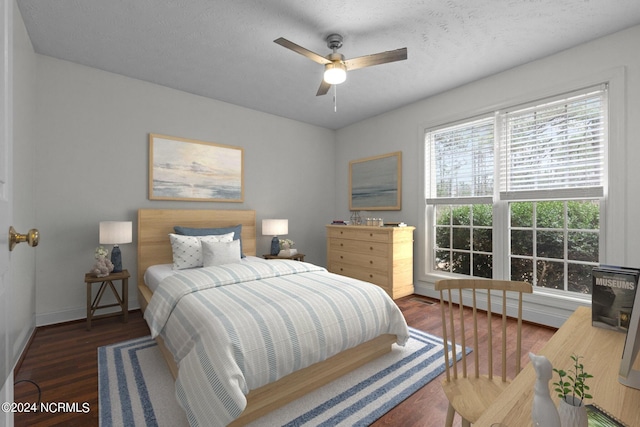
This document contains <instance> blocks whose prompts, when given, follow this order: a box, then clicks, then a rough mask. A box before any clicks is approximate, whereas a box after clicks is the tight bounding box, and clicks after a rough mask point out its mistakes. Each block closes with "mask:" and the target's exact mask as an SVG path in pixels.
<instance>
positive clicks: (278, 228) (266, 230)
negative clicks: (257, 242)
mask: <svg viewBox="0 0 640 427" xmlns="http://www.w3.org/2000/svg"><path fill="white" fill-rule="evenodd" d="M288 233H289V220H288V219H263V220H262V235H263V236H284V235H285V234H288Z"/></svg>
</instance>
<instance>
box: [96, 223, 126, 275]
mask: <svg viewBox="0 0 640 427" xmlns="http://www.w3.org/2000/svg"><path fill="white" fill-rule="evenodd" d="M131 230H132V223H131V221H101V222H100V244H101V245H102V244H107V245H113V250H112V251H111V262H112V263H113V273H120V272H121V271H122V254H121V253H120V247H119V246H118V245H121V244H123V243H131V241H132V238H131Z"/></svg>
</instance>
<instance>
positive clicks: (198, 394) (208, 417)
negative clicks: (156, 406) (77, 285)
mask: <svg viewBox="0 0 640 427" xmlns="http://www.w3.org/2000/svg"><path fill="white" fill-rule="evenodd" d="M145 319H146V320H147V323H148V324H149V327H150V329H151V332H152V336H153V337H154V338H155V337H156V336H157V335H161V336H162V337H163V339H164V340H165V343H166V344H167V347H168V348H169V350H170V351H171V352H172V353H173V355H174V357H175V359H176V361H177V362H178V367H179V369H178V379H177V381H176V396H177V398H178V401H179V402H180V404H181V406H182V407H183V408H184V410H185V412H186V414H187V418H188V420H189V423H190V424H191V425H193V426H216V425H221V426H222V425H227V424H229V423H230V422H231V421H233V420H234V419H235V418H237V417H238V416H240V414H241V413H242V411H243V410H244V408H245V406H246V398H245V395H246V394H247V393H248V392H249V390H252V389H255V388H258V387H261V386H263V385H265V384H268V383H271V382H273V381H276V380H278V379H280V378H282V377H283V376H285V375H288V374H290V373H292V372H294V371H296V370H299V369H302V368H305V367H307V366H310V365H312V364H314V363H316V362H319V361H322V360H325V359H327V358H329V357H331V356H333V355H335V354H337V353H340V352H341V351H343V350H346V349H349V348H351V347H354V346H356V345H358V344H361V343H363V342H365V341H369V340H371V339H373V338H375V337H377V336H379V335H381V334H386V333H390V334H395V335H397V337H398V339H397V342H398V344H400V345H404V343H405V342H406V340H407V339H408V336H409V335H408V329H407V324H406V322H405V320H404V317H403V316H402V313H401V312H400V310H399V309H398V307H397V306H396V305H395V303H394V302H393V300H391V298H389V296H388V295H387V294H386V293H385V292H384V291H383V290H382V289H381V288H379V287H378V286H375V285H371V284H369V283H365V282H361V281H359V280H355V279H351V278H347V277H343V276H339V275H336V274H333V273H329V272H327V271H326V270H325V269H324V268H321V267H318V266H315V265H313V264H309V263H304V262H299V261H288V260H269V261H267V260H259V259H256V260H253V261H244V262H240V263H236V264H227V265H223V266H217V267H207V268H199V269H192V270H183V271H181V272H179V273H176V274H175V275H173V276H170V277H167V278H166V279H164V280H163V281H162V283H161V284H160V285H159V287H158V289H157V290H156V291H155V292H154V295H153V298H152V299H151V301H150V303H149V306H148V307H147V309H146V311H145Z"/></svg>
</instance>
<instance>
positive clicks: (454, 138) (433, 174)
mask: <svg viewBox="0 0 640 427" xmlns="http://www.w3.org/2000/svg"><path fill="white" fill-rule="evenodd" d="M493 141H494V117H493V116H491V117H486V118H482V119H478V120H475V121H471V122H466V123H462V124H457V125H452V126H447V127H443V128H440V129H435V130H431V131H428V132H426V133H425V142H426V145H427V150H426V153H427V156H428V159H427V164H428V165H429V170H430V174H429V176H430V179H429V181H430V182H429V185H428V191H429V194H428V196H427V203H429V204H443V203H454V204H455V203H491V202H492V197H493V175H494V144H493ZM470 200H473V202H471V201H470Z"/></svg>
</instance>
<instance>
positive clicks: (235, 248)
mask: <svg viewBox="0 0 640 427" xmlns="http://www.w3.org/2000/svg"><path fill="white" fill-rule="evenodd" d="M240 259H241V258H240V240H232V241H231V242H205V241H204V240H203V241H202V264H203V266H205V267H211V266H213V265H222V264H233V263H235V262H240Z"/></svg>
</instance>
